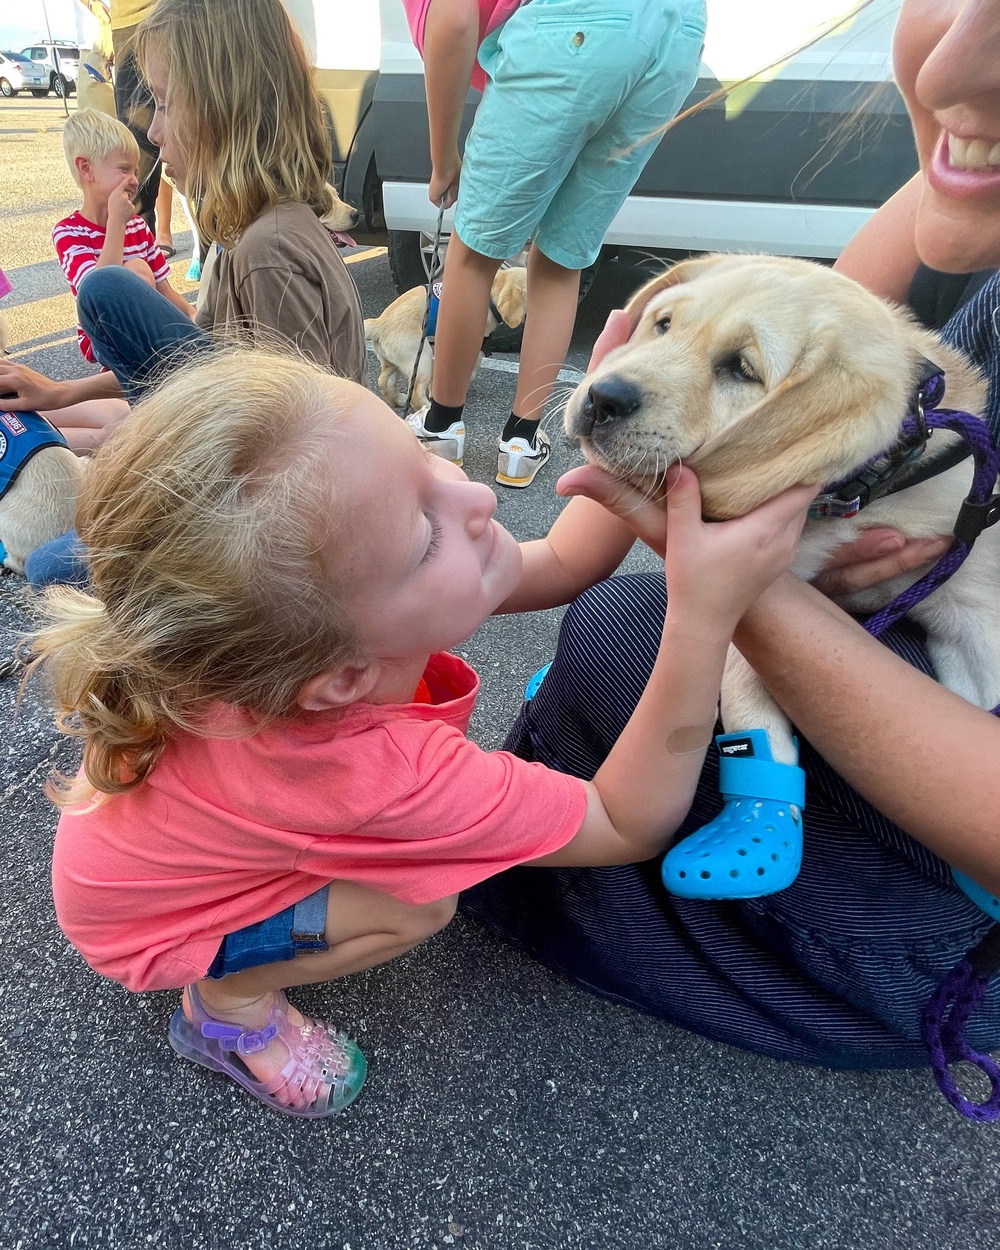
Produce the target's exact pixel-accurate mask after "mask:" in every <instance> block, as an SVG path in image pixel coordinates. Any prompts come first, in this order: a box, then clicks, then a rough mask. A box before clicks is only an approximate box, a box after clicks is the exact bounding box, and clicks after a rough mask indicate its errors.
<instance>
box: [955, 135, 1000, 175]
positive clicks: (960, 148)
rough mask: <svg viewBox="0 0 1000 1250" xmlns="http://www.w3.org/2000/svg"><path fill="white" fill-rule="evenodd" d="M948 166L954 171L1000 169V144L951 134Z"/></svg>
mask: <svg viewBox="0 0 1000 1250" xmlns="http://www.w3.org/2000/svg"><path fill="white" fill-rule="evenodd" d="M948 164H949V165H950V166H951V167H952V169H1000V143H993V144H991V143H990V141H989V140H988V139H959V138H958V137H957V136H955V135H952V134H949V136H948Z"/></svg>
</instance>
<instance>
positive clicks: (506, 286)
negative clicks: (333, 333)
mask: <svg viewBox="0 0 1000 1250" xmlns="http://www.w3.org/2000/svg"><path fill="white" fill-rule="evenodd" d="M527 274H528V271H527V270H526V269H523V268H511V269H501V270H499V271H498V273H497V276H496V277H495V278H494V279H493V286H492V289H491V291H490V310H489V313H488V314H487V317H486V326H485V330H484V337H489V335H491V334H492V333H493V331H494V330H495V329H496V328H497V327H498V326H499V325H500V324H501V322H502V323H503V324H504V325H507V326H510V328H511V329H512V330H513V329H516V328H517V327H518V326H519V325H521V323H522V322H523V321H524V310H525V298H526V297H525V292H526V290H527ZM426 306H427V291H426V289H425V288H424V287H421V286H415V287H413V289H412V290H410V291H405V292H404V293H403V294H402V295H400V297H399V298H398V299H395V300H393V301H392V303H391V304H390V305H389V306H388V308H386V309H385V310H384V311H383V313H382V315H381V316H379V317H373V318H370V319H369V320H367V321H366V322H365V338H367V339H369V340H370V341H371V345H372V350H373V351H374V352H375V355H376V356H378V358H379V362H380V363H381V365H382V370H381V372H380V373H379V376H378V389H379V393H380V394H381V396H382V398H383V399H384V400H385V402H386V403H387V404H388V405H389V406H390V407H391V408H403V407H404V406H405V405H406V392H407V390H408V388H409V385H410V378H411V377H412V376H413V363H414V361H415V360H416V358H417V350H418V348H419V347H420V332H421V330H422V328H423V323H424V309H425V308H426ZM432 337H433V335H432ZM433 370H434V354H433V348H432V345H431V344H430V343H425V344H424V348H423V351H422V352H421V356H420V368H419V369H418V370H417V378H416V382H415V383H414V386H413V400H412V406H413V408H414V409H418V408H422V407H423V406H424V404H426V403H428V402H429V401H430V394H431V377H432V376H433Z"/></svg>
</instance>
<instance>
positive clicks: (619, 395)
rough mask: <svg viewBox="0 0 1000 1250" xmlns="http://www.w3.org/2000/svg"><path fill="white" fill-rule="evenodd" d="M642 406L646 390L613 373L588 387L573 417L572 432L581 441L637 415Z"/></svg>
mask: <svg viewBox="0 0 1000 1250" xmlns="http://www.w3.org/2000/svg"><path fill="white" fill-rule="evenodd" d="M641 407H642V391H640V390H639V388H638V387H637V386H636V385H635V383H634V382H629V381H627V380H626V379H625V378H621V377H617V376H616V375H615V374H611V375H610V377H606V378H600V379H599V380H598V381H596V382H592V383H591V384H590V386H589V387H588V388H587V394H586V397H585V398H584V400H583V403H582V404H581V405H580V407H579V409H578V410H577V413H576V415H575V417H574V418H573V429H572V430H571V431H570V432H571V433H572V434H575V435H576V436H577V437H579V438H586V437H588V436H589V435H591V434H593V432H594V430H595V429H597V428H598V427H599V426H606V425H612V424H614V422H616V421H624V420H625V419H626V418H627V417H631V416H633V415H634V414H635V413H636V412H638V411H639V409H640V408H641Z"/></svg>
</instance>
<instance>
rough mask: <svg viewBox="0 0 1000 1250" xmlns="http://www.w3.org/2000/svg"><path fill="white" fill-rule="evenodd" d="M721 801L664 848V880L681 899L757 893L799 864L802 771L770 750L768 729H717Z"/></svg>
mask: <svg viewBox="0 0 1000 1250" xmlns="http://www.w3.org/2000/svg"><path fill="white" fill-rule="evenodd" d="M715 741H716V743H717V744H718V747H719V755H720V757H721V758H720V760H719V790H720V791H721V793H722V796H723V798H724V799H725V800H726V805H725V807H724V808H723V809H722V811H721V812H720V813H719V815H718V816H716V818H715V819H714V820H713V821H711V822H710V823H709V824H707V825H705V826H704V828H702V829H699V830H698V831H697V832H696V833H692V834H691V835H690V836H689V837H686V838H685V839H684V840H683V841H682V842H678V844H677V845H676V846H675V847H673V849H672V850H670V851H668V852H667V855H666V857H665V858H664V860H663V870H662V871H663V884H664V885H665V886H666V887H667V889H668V890H669V891H670V893H671V894H677V895H680V896H681V897H682V898H758V897H759V896H760V895H762V894H776V893H777V892H778V890H784V889H786V888H787V887H788V886H790V885H791V884H792V882H793V881H794V880H795V878H796V877H797V876H798V873H799V868H800V867H801V866H802V808H803V806H804V804H805V791H806V775H805V773H804V772H803V771H802V769H801V768H798V767H796V765H794V764H778V763H776V762H775V761H774V760H773V759H772V757H771V745H770V742H769V741H768V737H767V731H766V730H764V729H749V730H746V731H745V732H743V733H735V734H720V735H719V736H718V737H717V738H716V739H715Z"/></svg>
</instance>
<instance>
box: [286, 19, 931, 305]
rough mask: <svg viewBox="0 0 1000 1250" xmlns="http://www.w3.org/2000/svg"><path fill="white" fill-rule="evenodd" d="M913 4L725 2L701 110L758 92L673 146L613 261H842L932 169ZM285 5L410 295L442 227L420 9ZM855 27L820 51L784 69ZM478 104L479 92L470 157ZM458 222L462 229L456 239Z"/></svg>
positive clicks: (647, 180)
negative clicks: (915, 94) (913, 37)
mask: <svg viewBox="0 0 1000 1250" xmlns="http://www.w3.org/2000/svg"><path fill="white" fill-rule="evenodd" d="M900 2H901V0H873V3H872V4H870V5H869V6H867V7H866V8H864V9H863V10H862V11H861V12H860V13H857V14H855V15H854V16H853V18H852V17H851V16H850V14H851V13H852V12H853V10H854V9H855V7H856V6H855V3H854V0H810V3H809V4H808V5H797V6H796V5H789V4H788V2H787V0H758V3H756V4H752V5H748V4H746V0H711V3H710V5H709V26H708V37H707V40H706V47H705V52H704V56H703V60H702V67H701V73H700V76H699V79H698V82H697V84H696V85H695V88H694V90H693V91H692V93H691V95H690V97H689V99H688V101H687V104H688V105H690V104H694V103H696V102H698V101H699V100H703V99H704V98H705V97H706V96H708V95H709V94H710V93H711V92H713V91H714V90H715V89H716V88H718V86H719V85H720V82H733V81H735V80H738V79H741V78H743V77H746V76H748V75H749V76H750V77H751V79H752V81H751V82H750V83H749V84H748V85H747V86H746V87H744V88H741V89H739V90H738V91H737V92H736V93H734V95H733V96H732V97H731V98H730V99H729V100H728V101H725V102H722V101H720V102H718V103H716V104H713V105H711V106H709V107H707V108H706V109H704V110H703V111H702V112H700V113H698V114H696V115H695V116H693V117H691V118H690V119H687V120H685V121H684V122H682V123H681V124H679V125H678V126H677V127H676V128H675V129H674V130H672V131H670V132H669V133H668V134H667V135H665V136H664V138H663V139H662V140H661V142H660V144H659V146H658V147H657V150H656V152H655V153H654V154H653V157H652V158H651V160H650V161H649V163H648V165H647V166H646V168H645V170H644V171H643V174H642V176H641V178H640V179H639V181H638V183H637V185H636V187H635V190H634V191H633V193H632V194H631V195H630V196H629V198H628V200H627V201H626V203H625V204H624V206H623V207H622V209H621V211H620V212H619V214H618V216H617V217H616V218H615V220H614V221H613V222H612V224H611V227H610V229H609V231H608V233H607V235H606V237H605V249H604V253H603V255H608V254H609V253H613V252H618V251H625V250H626V249H636V250H641V251H642V252H644V253H645V254H647V255H649V254H653V255H657V254H664V255H676V254H677V253H678V252H681V253H683V252H699V251H764V252H772V253H776V254H779V255H788V256H807V257H815V258H826V259H832V258H835V257H836V256H838V255H839V253H840V251H841V249H842V248H843V246H844V245H845V244H846V243H847V241H848V240H849V239H850V238H851V237H852V236H853V235H854V234H855V233H856V232H857V231H858V230H859V229H860V227H861V226H862V225H863V224H864V223H865V221H866V220H867V219H868V217H869V216H870V215H871V214H872V213H873V212H874V210H875V209H876V208H877V207H878V206H879V205H880V204H881V203H883V201H884V200H886V199H887V198H888V197H889V196H890V195H891V194H892V193H893V192H894V191H895V190H896V189H897V188H898V187H900V186H901V185H902V184H903V183H904V182H905V181H906V180H907V179H908V178H909V177H910V176H911V175H912V174H913V173H914V172H915V171H916V168H917V158H916V151H915V149H914V145H913V138H912V134H911V130H910V125H909V121H908V119H907V115H906V111H905V108H904V106H903V102H902V100H901V98H900V96H899V94H898V92H897V91H896V89H895V87H894V86H893V85H892V82H891V64H890V60H891V42H892V30H893V27H894V25H895V20H896V15H897V13H898V11H899V7H900ZM285 4H286V7H287V8H288V10H289V13H290V14H291V16H292V18H293V19H294V20H295V22H296V24H297V25H298V26H299V29H300V30H301V31H302V33H303V35H304V37H305V39H306V42H307V44H308V45H309V47H310V50H311V53H312V56H313V63H314V65H315V66H316V81H317V85H318V86H319V87H320V90H321V93H323V94H324V96H325V98H326V99H327V102H328V104H329V105H330V107H331V142H332V143H333V150H334V159H335V164H336V167H337V170H338V185H339V187H340V190H341V194H342V195H343V196H344V198H345V199H346V200H348V201H349V202H350V203H351V204H352V205H353V206H354V207H355V208H357V209H358V210H359V211H360V213H361V215H362V221H361V225H360V227H359V229H361V230H364V229H367V230H368V231H371V232H378V231H382V230H387V231H388V247H389V262H390V267H391V269H392V274H393V278H394V281H395V283H396V285H397V287H398V288H399V290H400V291H403V290H407V289H409V288H410V287H412V286H415V285H417V284H418V283H421V282H424V281H426V277H427V267H428V264H429V260H430V254H431V251H432V245H433V230H434V224H435V220H436V212H435V210H434V208H433V207H432V205H431V204H430V203H429V201H428V199H427V183H428V180H429V178H430V155H429V147H428V129H427V106H426V97H425V93H424V77H423V64H422V62H421V60H420V56H419V54H418V53H417V51H416V49H415V48H414V47H413V43H412V40H411V38H410V33H409V29H408V27H407V24H406V19H405V16H404V13H403V7H402V5H401V4H400V3H399V0H380V3H376V0H323V3H320V2H319V0H285ZM842 17H843V18H845V19H846V20H845V21H843V23H842V24H841V25H840V26H838V27H837V28H836V29H831V32H830V33H829V34H828V35H827V36H826V37H824V38H823V39H821V40H820V41H819V42H818V43H815V44H813V46H812V47H809V48H807V49H805V50H804V51H802V52H800V53H798V54H797V55H789V56H788V59H787V60H786V61H785V62H784V63H783V64H779V65H778V66H773V65H771V63H772V62H774V61H776V60H778V59H779V58H780V57H781V56H782V53H785V52H788V53H791V52H792V51H794V49H795V48H797V47H800V46H801V45H802V44H803V43H805V42H806V41H807V39H808V38H809V37H810V35H811V34H812V33H813V32H814V31H815V30H817V29H820V30H825V29H828V28H831V27H833V26H834V25H835V24H836V22H837V21H838V20H839V19H840V18H842ZM376 41H377V45H376ZM765 66H767V67H769V68H768V69H767V70H766V71H763V72H760V73H755V71H758V70H763V67H765ZM869 97H871V98H869ZM478 99H479V96H478V93H476V92H474V91H470V92H469V96H468V100H467V103H466V109H465V119H464V125H463V130H462V138H463V142H464V136H465V134H467V133H468V129H469V127H470V126H471V124H472V120H473V117H474V115H475V109H476V105H477V103H478ZM862 106H863V107H862ZM451 220H452V215H451V213H448V214H446V219H445V221H446V228H448V227H449V226H450V224H451Z"/></svg>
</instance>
